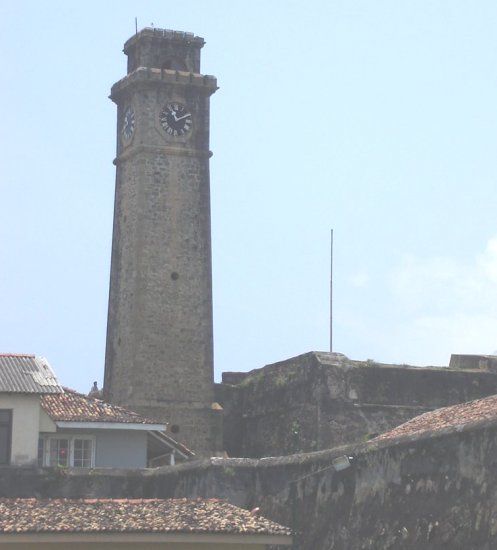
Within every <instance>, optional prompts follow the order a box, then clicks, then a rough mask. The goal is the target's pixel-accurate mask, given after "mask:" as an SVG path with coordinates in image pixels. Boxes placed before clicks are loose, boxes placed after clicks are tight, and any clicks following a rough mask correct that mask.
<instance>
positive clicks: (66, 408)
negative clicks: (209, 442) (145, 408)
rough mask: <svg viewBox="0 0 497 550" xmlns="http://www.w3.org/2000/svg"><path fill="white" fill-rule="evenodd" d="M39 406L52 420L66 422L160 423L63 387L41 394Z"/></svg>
mask: <svg viewBox="0 0 497 550" xmlns="http://www.w3.org/2000/svg"><path fill="white" fill-rule="evenodd" d="M40 403H41V406H42V407H43V409H44V410H45V412H46V413H47V414H48V416H49V417H50V418H51V419H52V420H53V421H54V422H57V421H66V422H125V423H132V424H162V423H161V422H156V421H155V420H151V419H150V418H145V417H143V416H140V415H139V414H137V413H134V412H132V411H129V410H128V409H125V408H124V407H119V406H117V405H111V404H110V403H106V402H105V401H102V400H100V399H95V398H93V397H87V396H86V395H82V394H81V393H77V392H75V391H74V390H70V389H68V388H64V393H60V394H53V395H42V397H41V401H40Z"/></svg>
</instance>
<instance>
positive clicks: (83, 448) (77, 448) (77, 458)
mask: <svg viewBox="0 0 497 550" xmlns="http://www.w3.org/2000/svg"><path fill="white" fill-rule="evenodd" d="M91 443H92V442H91V440H90V439H75V440H74V467H75V468H90V467H91Z"/></svg>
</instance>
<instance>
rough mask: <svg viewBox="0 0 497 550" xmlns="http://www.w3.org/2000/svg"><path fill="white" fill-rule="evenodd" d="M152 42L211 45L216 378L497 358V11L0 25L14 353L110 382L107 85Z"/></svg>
mask: <svg viewBox="0 0 497 550" xmlns="http://www.w3.org/2000/svg"><path fill="white" fill-rule="evenodd" d="M135 16H136V17H137V18H138V26H139V27H140V28H142V27H145V26H150V25H153V26H156V27H162V28H171V29H176V30H185V31H191V32H194V33H195V34H197V35H200V36H203V37H204V38H205V39H206V42H207V44H206V46H205V47H204V49H203V59H202V72H204V73H206V74H214V75H216V76H217V78H218V84H219V86H220V89H219V90H218V92H217V93H216V94H215V95H214V96H213V97H212V102H211V103H212V113H211V149H212V150H213V152H214V156H213V158H212V160H211V189H212V191H211V192H212V220H213V221H212V223H213V226H212V231H213V262H214V266H213V274H214V316H215V317H214V322H215V325H214V330H215V359H216V372H217V373H218V374H219V373H220V372H221V371H226V370H249V369H252V368H258V367H261V366H263V365H265V364H267V363H272V362H276V361H279V360H283V359H286V358H289V357H292V356H295V355H298V354H301V353H304V352H307V351H311V350H321V351H326V350H328V346H329V328H328V327H329V325H328V323H329V263H330V254H329V249H330V242H329V241H330V238H329V237H330V229H331V228H333V229H334V236H335V247H334V350H335V351H339V352H342V353H345V354H346V355H347V356H349V357H351V358H354V359H367V358H371V359H374V360H377V361H383V362H399V363H411V364H417V365H429V364H435V365H437V364H439V365H443V364H447V363H448V360H449V357H450V354H451V353H483V354H488V353H493V352H494V351H495V350H497V216H496V206H497V185H496V182H497V162H496V158H497V155H496V152H497V2H495V0H479V1H478V2H468V1H467V0H464V1H463V0H444V1H442V0H431V1H430V0H416V1H415V2H414V1H399V0H375V1H374V2H373V1H371V0H341V1H339V0H322V1H318V0H315V1H312V0H308V1H306V2H304V1H282V0H280V1H276V0H272V1H269V0H263V1H262V0H250V1H245V2H243V1H233V0H230V1H228V0H226V1H214V0H212V1H206V0H196V1H194V0H182V1H181V2H171V1H165V0H162V1H148V2H146V1H140V2H136V1H125V0H120V1H119V2H117V1H113V2H110V1H108V2H91V1H87V2H68V1H67V0H65V1H64V2H55V1H46V2H39V1H38V0H37V1H32V2H29V1H22V0H15V1H8V0H2V2H1V3H0V18H1V21H2V32H1V33H0V51H1V59H2V69H1V73H0V74H1V87H0V97H1V99H2V132H1V134H0V136H1V137H0V139H1V142H2V143H1V147H2V149H1V150H2V161H3V162H2V177H1V180H0V181H1V184H0V185H1V195H0V197H1V210H0V212H1V215H0V235H1V241H0V303H1V306H2V307H1V311H2V315H1V316H0V351H4V352H19V353H21V352H29V353H35V354H37V355H42V356H45V357H47V358H48V360H49V362H50V363H51V364H52V366H53V367H54V369H55V371H56V373H57V374H58V376H59V379H60V380H61V382H62V383H63V384H65V385H67V386H70V387H74V388H75V389H78V390H82V391H87V390H89V388H90V386H91V383H92V382H93V380H97V381H98V382H99V384H101V381H102V379H103V369H104V351H105V330H106V315H107V297H108V279H109V267H110V250H111V236H112V235H111V232H112V215H113V197H114V166H113V164H112V160H113V158H114V155H115V131H116V130H115V115H116V110H115V106H114V104H113V103H112V102H111V101H110V100H109V99H108V97H107V96H108V95H109V92H110V87H111V85H112V84H113V83H114V82H115V81H117V80H119V79H120V78H122V77H123V76H124V75H125V72H126V58H125V56H124V54H123V53H122V46H123V44H124V42H125V41H126V40H127V39H128V38H129V37H130V36H131V35H132V34H133V33H134V27H135Z"/></svg>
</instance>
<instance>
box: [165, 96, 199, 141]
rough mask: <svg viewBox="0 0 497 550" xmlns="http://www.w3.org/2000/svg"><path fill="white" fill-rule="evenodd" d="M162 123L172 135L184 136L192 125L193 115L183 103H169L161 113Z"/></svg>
mask: <svg viewBox="0 0 497 550" xmlns="http://www.w3.org/2000/svg"><path fill="white" fill-rule="evenodd" d="M159 118H160V123H161V125H162V127H163V128H164V130H165V131H166V133H167V134H168V135H170V136H175V137H176V136H184V135H185V134H186V133H187V132H188V131H189V130H190V128H191V127H192V124H193V123H192V115H191V113H190V111H189V110H188V108H187V107H185V106H184V105H183V104H181V103H177V102H172V103H168V104H167V105H166V106H165V107H164V109H163V110H162V112H161V114H160V117H159Z"/></svg>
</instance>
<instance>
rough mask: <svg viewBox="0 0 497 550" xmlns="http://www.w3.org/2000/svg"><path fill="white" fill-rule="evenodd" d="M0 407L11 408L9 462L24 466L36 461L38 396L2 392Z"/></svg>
mask: <svg viewBox="0 0 497 550" xmlns="http://www.w3.org/2000/svg"><path fill="white" fill-rule="evenodd" d="M0 409H10V410H12V440H11V453H10V461H11V464H13V465H18V466H24V465H27V464H34V463H36V461H37V458H38V430H39V425H40V396H39V395H26V394H6V393H2V394H0Z"/></svg>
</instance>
